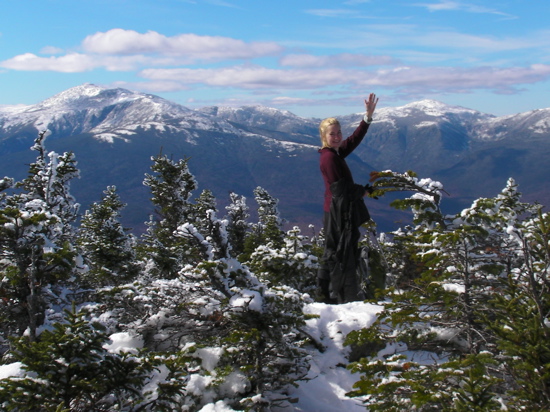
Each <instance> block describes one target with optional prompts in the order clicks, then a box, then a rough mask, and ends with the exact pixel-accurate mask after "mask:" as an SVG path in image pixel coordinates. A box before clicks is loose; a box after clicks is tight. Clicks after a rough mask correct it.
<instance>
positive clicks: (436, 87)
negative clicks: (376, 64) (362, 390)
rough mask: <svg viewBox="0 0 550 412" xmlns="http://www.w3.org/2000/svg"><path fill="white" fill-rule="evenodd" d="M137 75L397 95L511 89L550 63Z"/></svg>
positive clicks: (534, 78) (547, 74)
mask: <svg viewBox="0 0 550 412" xmlns="http://www.w3.org/2000/svg"><path fill="white" fill-rule="evenodd" d="M140 75H141V76H142V77H143V78H146V79H149V80H152V81H153V82H162V83H161V84H163V85H168V84H172V85H174V86H176V87H179V88H181V87H182V86H185V87H190V86H192V85H199V84H202V85H206V86H209V87H222V88H228V87H231V88H238V89H246V90H261V89H272V90H277V89H290V90H311V89H321V90H322V89H323V88H331V87H343V88H346V89H348V90H364V89H365V88H369V89H372V88H373V87H377V88H387V89H393V90H396V91H400V92H401V93H422V92H424V93H426V94H427V93H433V92H440V93H446V92H464V91H473V90H480V89H484V90H493V91H496V92H499V93H512V92H513V91H514V90H515V88H516V87H517V86H519V85H524V84H531V83H536V82H540V81H544V80H547V79H549V78H550V65H542V64H539V65H533V66H529V67H515V68H491V67H482V68H479V67H476V68H448V67H427V68H426V67H408V66H402V67H396V68H392V69H384V70H376V71H374V70H372V71H368V70H344V69H332V68H327V69H315V70H308V69H293V70H281V69H268V68H265V67H260V66H232V67H225V68H216V69H213V68H211V69H147V70H143V71H142V72H141V73H140Z"/></svg>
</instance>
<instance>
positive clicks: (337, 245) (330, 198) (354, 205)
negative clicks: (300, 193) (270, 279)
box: [318, 93, 378, 303]
mask: <svg viewBox="0 0 550 412" xmlns="http://www.w3.org/2000/svg"><path fill="white" fill-rule="evenodd" d="M377 104H378V98H377V97H376V95H375V94H374V93H371V94H370V95H369V98H368V100H365V111H366V113H365V115H364V117H363V119H362V120H361V122H360V123H359V126H358V127H357V129H355V131H354V132H353V134H352V135H351V136H349V137H348V138H347V139H345V140H343V139H342V130H341V128H340V123H339V122H338V120H336V119H335V118H332V117H331V118H328V119H325V120H323V121H322V122H321V124H320V125H319V134H320V136H321V142H322V146H323V147H322V148H321V149H320V150H319V153H320V155H321V156H320V169H321V173H322V175H323V180H324V183H325V201H324V206H323V210H324V228H325V230H324V231H325V253H324V255H323V259H322V262H321V267H320V269H319V273H318V282H319V287H320V289H321V293H322V294H323V296H324V298H325V302H327V303H335V302H338V303H345V302H352V301H356V300H361V299H362V296H361V293H360V292H361V291H360V286H359V279H358V277H357V273H356V272H357V264H358V259H359V248H358V246H357V243H358V241H359V237H360V234H359V227H360V226H361V225H362V224H363V223H365V222H366V221H367V220H368V219H369V215H368V211H367V209H366V206H365V203H364V202H363V197H364V196H365V195H366V194H367V193H368V189H367V187H366V186H362V185H358V184H355V183H354V181H353V177H352V175H351V171H350V169H349V167H348V165H347V163H346V160H345V158H346V157H347V156H348V155H349V154H350V153H351V152H353V150H354V149H355V148H356V147H357V146H358V145H359V144H360V143H361V141H362V140H363V138H364V137H365V135H366V134H367V130H368V129H369V125H370V124H371V122H372V115H373V114H374V110H375V109H376V105H377Z"/></svg>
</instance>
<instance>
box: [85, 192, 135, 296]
mask: <svg viewBox="0 0 550 412" xmlns="http://www.w3.org/2000/svg"><path fill="white" fill-rule="evenodd" d="M103 193H104V195H103V197H102V199H101V201H100V202H98V203H94V204H93V205H92V206H91V208H90V210H87V211H86V213H85V214H84V216H83V217H82V221H81V224H80V231H79V237H78V244H79V246H80V248H81V249H82V251H83V256H84V259H85V262H86V264H87V265H88V267H89V271H88V273H87V274H86V279H87V280H88V282H90V284H92V285H96V286H102V285H115V284H120V283H122V282H125V281H128V280H130V279H132V278H134V277H135V276H137V274H138V273H139V266H138V264H137V262H136V253H135V245H136V240H135V239H134V237H133V236H132V235H131V234H129V233H128V231H129V229H127V228H124V227H123V226H122V224H121V223H120V221H119V219H120V211H121V210H122V209H123V208H124V207H125V204H124V203H122V202H121V201H120V198H119V196H118V194H117V193H116V187H114V186H109V187H107V189H106V190H105V191H104V192H103Z"/></svg>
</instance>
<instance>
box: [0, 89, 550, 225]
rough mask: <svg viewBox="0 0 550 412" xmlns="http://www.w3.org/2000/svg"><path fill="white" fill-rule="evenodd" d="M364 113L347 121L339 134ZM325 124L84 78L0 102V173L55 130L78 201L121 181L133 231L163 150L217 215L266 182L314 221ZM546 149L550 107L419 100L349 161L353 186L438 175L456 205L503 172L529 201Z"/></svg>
mask: <svg viewBox="0 0 550 412" xmlns="http://www.w3.org/2000/svg"><path fill="white" fill-rule="evenodd" d="M362 116H363V114H362V113H356V114H350V115H348V116H342V117H341V118H340V121H341V123H342V125H343V128H344V133H345V134H350V133H351V131H352V130H353V128H354V127H355V126H356V125H357V124H358V122H359V121H360V120H361V118H362ZM319 121H320V119H305V118H301V117H299V116H296V115H294V114H292V113H290V112H288V111H282V110H277V109H273V108H267V107H262V106H246V107H240V108H228V107H206V108H203V109H200V110H191V109H189V108H186V107H184V106H182V105H179V104H177V103H174V102H170V101H168V100H166V99H163V98H161V97H158V96H154V95H151V94H145V93H138V92H132V91H129V90H125V89H120V88H117V89H108V88H103V87H98V86H95V85H92V84H84V85H81V86H77V87H74V88H71V89H69V90H66V91H64V92H62V93H59V94H57V95H55V96H53V97H51V98H49V99H46V100H44V101H43V102H41V103H38V104H36V105H29V106H4V107H0V160H1V163H0V175H1V176H4V175H7V176H12V177H15V178H18V179H20V178H22V177H23V176H24V175H25V174H26V171H27V170H26V167H27V166H25V165H26V164H28V163H29V162H30V161H32V159H33V158H34V156H35V155H34V153H32V152H31V151H30V150H29V148H30V146H32V143H33V140H34V139H35V138H36V136H37V135H38V133H39V132H40V131H42V130H49V131H50V136H49V137H48V141H47V148H48V149H49V150H55V151H58V152H61V151H73V152H75V154H76V156H77V160H78V162H79V167H80V169H81V175H82V178H81V180H80V181H78V182H74V184H73V186H74V190H73V191H74V195H75V197H76V198H77V200H78V201H80V202H81V203H82V204H83V208H87V207H88V205H89V204H90V203H91V202H93V201H97V200H99V198H100V197H101V193H102V191H103V190H104V189H105V187H106V186H107V185H116V186H117V187H118V190H119V193H120V195H121V197H122V199H123V200H124V201H126V202H127V203H128V208H127V209H126V211H125V215H127V221H128V224H129V225H130V226H133V227H138V228H139V227H140V225H142V223H143V222H144V221H146V220H147V215H148V214H149V213H151V212H152V210H151V205H150V204H148V202H147V198H148V193H147V190H146V188H144V187H143V185H142V184H141V183H142V180H143V175H144V173H147V172H149V167H150V165H151V160H150V157H151V156H154V155H157V154H159V153H164V154H169V155H171V156H173V157H174V158H189V166H190V169H191V172H192V173H193V174H195V176H196V177H197V180H198V182H199V191H200V190H203V189H210V190H212V191H213V193H214V194H215V195H216V197H217V198H218V201H219V203H220V205H219V206H220V213H221V214H223V212H224V210H223V204H224V202H225V201H226V200H227V199H226V198H227V197H228V196H227V193H228V192H229V191H234V192H237V193H239V194H243V195H245V196H247V197H248V198H249V199H250V200H249V206H250V207H251V208H252V209H253V208H254V207H255V205H254V204H252V203H253V201H252V199H251V193H252V190H253V189H254V188H255V187H257V186H262V187H264V188H266V189H267V190H268V191H269V192H270V193H271V194H272V195H273V196H275V197H277V198H279V199H280V209H281V213H282V215H283V217H284V218H286V219H287V220H289V221H290V222H292V223H315V224H316V225H318V224H319V223H320V217H321V214H322V212H321V206H320V205H321V202H322V190H323V189H322V181H321V177H320V173H319V168H318V154H317V148H318V146H319V136H318V124H319ZM548 152H550V109H540V110H535V111H531V112H526V113H520V114H516V115H511V116H503V117H495V116H492V115H488V114H484V113H480V112H477V111H475V110H471V109H467V108H463V107H458V106H450V105H446V104H444V103H441V102H437V101H433V100H423V101H419V102H414V103H411V104H408V105H405V106H402V107H380V108H379V109H377V111H376V113H375V122H374V123H373V124H372V126H371V128H370V130H369V132H368V136H367V138H366V139H365V141H364V142H363V143H362V144H361V145H360V146H359V148H358V149H357V150H356V151H355V152H354V154H353V155H351V156H350V157H349V158H348V163H349V165H350V167H351V169H352V171H353V174H354V177H355V179H356V181H357V182H364V183H367V181H368V179H369V173H370V172H371V171H373V170H387V169H391V170H395V171H405V170H413V171H415V172H417V173H418V174H419V175H420V176H423V177H430V178H433V179H436V180H440V181H441V182H442V183H443V185H444V186H445V188H446V189H448V191H449V192H450V193H451V195H452V197H451V198H448V199H446V200H444V202H445V201H446V202H447V203H448V204H450V205H453V206H456V207H459V206H466V205H467V203H468V202H469V201H471V200H472V199H475V198H477V197H482V196H494V195H496V193H497V192H498V191H499V190H500V189H501V188H502V187H504V184H505V182H506V179H507V178H508V177H514V178H515V179H516V180H517V181H518V182H519V183H520V190H521V191H522V192H523V193H524V194H525V195H526V198H527V200H530V201H533V200H538V201H540V202H541V203H546V204H548V203H550V194H549V191H550V190H549V189H547V188H546V186H547V178H546V173H545V162H546V161H547V159H548ZM455 203H456V204H455ZM386 204H387V202H386V201H384V200H380V201H378V202H376V201H369V207H370V208H371V211H373V212H374V213H373V214H374V215H375V216H376V215H377V214H378V218H377V221H378V222H379V223H380V224H381V225H382V226H383V227H384V226H387V225H389V224H390V223H391V222H393V220H395V215H394V214H391V213H390V212H388V208H387V205H386ZM444 206H445V205H444Z"/></svg>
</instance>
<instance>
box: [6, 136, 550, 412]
mask: <svg viewBox="0 0 550 412" xmlns="http://www.w3.org/2000/svg"><path fill="white" fill-rule="evenodd" d="M43 137H44V135H41V136H40V137H39V139H37V141H36V144H35V146H34V147H33V149H34V150H37V151H38V153H39V155H38V157H37V160H36V162H34V163H33V164H31V166H30V170H29V176H28V178H26V179H25V180H23V181H22V182H19V183H17V184H16V183H14V181H13V179H11V178H9V177H5V178H3V179H1V180H0V270H1V275H2V279H1V288H0V293H1V299H2V300H1V302H0V317H1V321H2V323H1V324H2V329H1V331H0V333H1V336H0V343H1V344H2V355H3V357H2V364H1V365H0V404H1V405H2V408H3V409H4V410H7V411H19V410H25V408H27V409H28V408H32V409H33V410H44V411H59V410H120V411H137V410H142V411H158V410H170V411H172V410H184V411H202V412H214V411H217V412H222V411H231V410H250V411H291V410H294V411H304V412H305V411H308V412H309V411H323V412H333V411H334V412H336V411H341V410H346V411H360V410H366V408H368V410H480V411H481V410H498V409H502V410H505V409H507V410H546V409H548V406H549V405H550V392H549V391H548V387H549V386H550V385H549V383H550V382H549V378H548V376H550V370H549V366H548V365H549V361H548V360H549V359H550V358H549V356H550V355H549V354H550V343H549V342H550V339H549V338H550V336H549V335H550V329H549V328H550V321H549V318H548V316H549V315H548V314H549V313H550V294H549V292H548V291H549V281H548V270H549V268H550V249H549V247H548V246H549V244H550V243H549V239H550V231H549V228H550V217H549V215H548V214H547V213H543V211H542V208H541V207H540V205H532V204H526V203H522V202H521V195H520V193H519V191H518V187H517V185H516V184H515V182H514V181H513V179H510V180H508V182H507V183H506V186H505V188H504V189H503V190H502V192H501V193H500V194H498V195H497V196H496V197H494V198H481V199H477V200H476V201H474V202H473V203H472V205H471V207H469V208H466V209H465V210H463V211H461V212H460V213H457V214H455V215H445V214H443V212H442V210H443V205H442V199H443V196H444V194H445V191H444V190H443V185H442V184H441V183H439V182H436V181H433V180H431V179H429V178H423V179H421V178H418V177H417V176H416V175H415V174H414V173H413V172H405V173H397V172H393V171H384V172H380V173H375V174H373V176H372V177H373V181H374V183H373V187H374V189H375V191H374V193H373V196H379V197H380V196H383V195H384V194H385V193H387V192H406V191H408V192H412V195H411V196H409V197H405V198H403V199H399V200H396V201H395V202H394V206H395V207H397V208H401V209H409V210H411V211H412V215H413V220H412V222H411V225H409V226H406V227H403V228H402V229H400V230H397V231H395V232H394V233H389V234H381V235H380V237H379V238H378V239H375V240H373V239H372V235H371V231H367V232H366V236H365V239H363V240H362V244H364V245H369V247H370V249H371V253H370V254H369V258H368V259H369V261H368V263H369V265H368V269H369V271H370V272H369V273H370V274H371V277H370V278H369V279H368V281H369V282H370V287H371V292H372V296H376V297H377V300H373V301H372V302H354V303H349V304H346V305H327V304H324V303H319V302H315V295H314V290H315V288H314V281H315V273H316V269H317V259H318V257H319V255H320V253H321V250H322V248H321V247H320V242H322V236H320V235H315V234H314V235H313V236H306V235H304V234H303V233H302V232H301V230H300V229H299V228H293V229H291V230H289V231H287V232H285V231H283V230H282V223H283V220H282V219H281V217H280V216H279V211H278V207H277V204H278V200H277V199H275V198H273V197H272V196H271V195H270V194H269V193H268V192H267V190H265V189H263V188H261V187H258V188H257V189H256V190H255V192H254V195H255V200H256V203H257V205H258V213H257V215H258V221H257V222H249V221H248V219H249V218H250V213H249V210H248V206H247V205H246V199H245V198H244V197H243V196H239V195H237V194H234V193H231V194H230V204H229V206H227V208H226V209H225V210H226V214H227V215H226V216H223V217H220V216H219V213H220V212H219V211H218V210H217V207H216V199H215V198H214V196H213V195H212V193H211V192H210V191H209V190H208V189H205V190H203V191H202V193H201V194H200V195H199V196H196V197H195V196H194V195H195V194H194V191H195V190H196V189H197V186H198V185H197V182H196V180H195V178H194V176H193V175H192V173H191V171H190V170H189V168H188V165H187V161H186V160H173V159H170V158H168V157H166V156H163V155H160V156H157V157H154V158H153V159H152V166H151V169H152V173H151V174H147V175H146V176H145V180H144V184H145V185H146V186H147V187H149V188H150V190H151V194H152V202H153V204H154V205H155V207H156V208H157V212H158V213H157V215H156V216H153V217H152V218H151V220H150V222H149V229H148V231H147V233H146V234H145V235H144V236H143V237H141V238H135V237H133V236H132V235H131V234H130V233H128V230H126V229H124V228H123V227H122V226H121V224H120V223H119V218H120V213H121V211H122V209H123V207H124V205H123V204H122V202H120V199H119V198H118V195H117V194H116V189H115V188H114V187H108V188H107V190H106V191H105V193H104V197H103V198H102V199H101V201H99V202H98V203H94V204H93V205H92V206H91V207H90V209H89V210H88V211H87V212H86V213H85V215H84V216H83V217H82V221H81V224H80V227H79V228H77V227H76V224H75V222H76V218H77V212H78V204H77V203H76V202H75V199H74V198H73V197H72V196H71V194H70V181H71V179H73V178H74V177H76V176H77V175H78V170H77V169H76V163H75V160H74V157H73V155H72V154H70V153H64V154H63V155H58V154H56V153H54V152H52V153H48V154H46V153H47V152H46V150H45V146H44V140H43ZM77 229H78V230H77ZM77 235H78V236H77ZM386 276H387V279H388V285H389V286H391V287H390V288H388V289H387V290H382V289H383V284H384V279H386ZM8 339H11V342H12V344H11V346H10V345H8Z"/></svg>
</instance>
